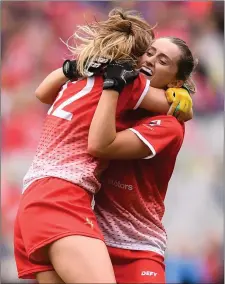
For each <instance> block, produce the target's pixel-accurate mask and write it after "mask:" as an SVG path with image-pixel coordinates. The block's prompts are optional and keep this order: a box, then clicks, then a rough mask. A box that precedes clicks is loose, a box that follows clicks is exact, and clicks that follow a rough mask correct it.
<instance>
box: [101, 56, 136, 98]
mask: <svg viewBox="0 0 225 284" xmlns="http://www.w3.org/2000/svg"><path fill="white" fill-rule="evenodd" d="M138 73H139V72H138V71H136V70H134V68H133V66H132V64H131V63H130V62H124V63H118V62H115V61H113V62H111V63H110V64H109V65H108V66H107V67H106V68H105V72H104V83H103V90H115V91H117V92H119V93H120V92H121V91H122V90H123V88H124V87H125V85H127V84H129V83H131V82H133V81H134V79H136V78H137V76H138Z"/></svg>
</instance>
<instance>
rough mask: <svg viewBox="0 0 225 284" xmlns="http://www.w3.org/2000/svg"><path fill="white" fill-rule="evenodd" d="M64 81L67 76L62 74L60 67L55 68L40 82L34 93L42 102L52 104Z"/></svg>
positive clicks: (66, 79)
mask: <svg viewBox="0 0 225 284" xmlns="http://www.w3.org/2000/svg"><path fill="white" fill-rule="evenodd" d="M66 81H68V78H67V77H66V76H65V75H64V73H63V70H62V68H59V69H56V70H54V71H53V72H51V73H50V74H49V75H48V76H47V77H46V78H45V79H44V80H43V81H42V82H41V84H40V85H39V86H38V87H37V89H36V91H35V95H36V97H37V98H38V99H39V100H40V101H41V102H42V103H44V104H52V103H53V102H54V100H55V98H56V96H57V95H58V92H59V90H60V88H61V87H62V85H64V84H65V83H66Z"/></svg>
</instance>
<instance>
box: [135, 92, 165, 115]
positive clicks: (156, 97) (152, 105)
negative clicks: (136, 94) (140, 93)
mask: <svg viewBox="0 0 225 284" xmlns="http://www.w3.org/2000/svg"><path fill="white" fill-rule="evenodd" d="M139 107H141V108H144V109H146V110H149V111H151V112H155V113H161V114H166V113H167V112H168V110H169V108H170V104H169V103H168V101H167V99H166V96H165V91H164V90H162V89H156V88H153V87H149V89H148V92H147V94H146V96H145V97H144V99H143V101H142V102H141V104H140V106H139Z"/></svg>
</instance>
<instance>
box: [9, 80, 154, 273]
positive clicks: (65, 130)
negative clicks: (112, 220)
mask: <svg viewBox="0 0 225 284" xmlns="http://www.w3.org/2000/svg"><path fill="white" fill-rule="evenodd" d="M149 83H150V82H149V81H148V80H147V79H146V78H145V77H144V76H143V75H140V76H139V77H138V78H137V79H136V80H135V81H134V82H133V83H132V84H130V85H128V86H126V87H125V88H124V90H123V92H122V93H121V95H120V98H119V102H118V108H117V120H118V121H120V123H118V125H117V126H118V127H117V129H118V130H122V129H125V128H127V124H126V123H125V121H123V117H124V115H125V113H126V112H127V111H129V110H132V109H135V108H138V106H139V105H140V103H141V101H142V100H143V98H144V96H145V95H146V93H147V91H148V87H149ZM102 87H103V79H102V77H101V76H97V77H91V78H87V79H82V80H79V81H76V82H67V83H66V84H65V85H64V86H63V87H62V89H61V91H60V92H59V94H58V97H57V98H56V100H55V102H54V104H53V105H52V107H51V108H50V109H49V111H48V115H47V117H46V120H45V124H44V128H43V132H42V135H41V138H40V142H39V145H38V149H37V151H36V155H35V157H34V160H33V162H32V165H31V167H30V169H29V170H28V173H27V174H26V176H25V177H24V188H23V195H22V198H21V202H20V205H19V210H18V214H17V219H16V222H15V233H14V247H15V259H16V263H17V269H18V274H19V277H21V278H34V274H35V273H36V272H38V271H45V270H51V269H52V267H51V265H50V261H49V259H48V255H47V254H46V251H45V247H46V245H48V244H50V243H52V242H53V241H55V240H57V239H60V238H62V237H65V236H69V235H76V234H78V235H83V236H90V237H94V238H99V239H101V240H102V239H103V236H102V234H101V231H100V229H99V227H98V224H97V220H96V217H95V214H94V212H93V210H92V206H91V205H92V204H91V203H92V195H93V193H96V192H97V191H98V190H99V188H100V182H99V175H100V174H101V172H102V171H103V169H105V168H106V166H107V163H106V162H105V161H101V160H100V159H96V158H93V157H92V156H91V155H89V154H88V153H87V141H88V131H89V127H90V124H91V120H92V117H93V115H94V112H95V109H96V107H97V104H98V101H99V99H100V96H101V93H102Z"/></svg>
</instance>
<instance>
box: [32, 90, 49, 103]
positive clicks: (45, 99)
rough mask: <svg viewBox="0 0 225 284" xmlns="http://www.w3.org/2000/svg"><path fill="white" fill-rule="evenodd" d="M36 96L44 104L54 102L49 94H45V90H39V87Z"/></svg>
mask: <svg viewBox="0 0 225 284" xmlns="http://www.w3.org/2000/svg"><path fill="white" fill-rule="evenodd" d="M34 94H35V96H36V98H37V99H38V100H39V101H40V102H42V103H43V104H52V103H53V102H52V100H51V99H50V98H49V96H46V95H45V94H43V92H41V91H40V90H39V88H37V89H36V90H35V92H34Z"/></svg>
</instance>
